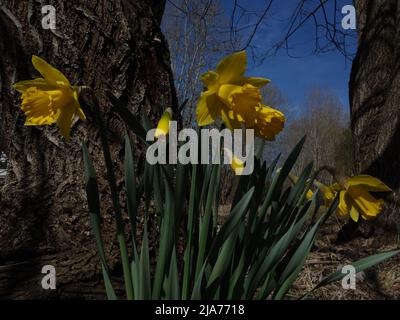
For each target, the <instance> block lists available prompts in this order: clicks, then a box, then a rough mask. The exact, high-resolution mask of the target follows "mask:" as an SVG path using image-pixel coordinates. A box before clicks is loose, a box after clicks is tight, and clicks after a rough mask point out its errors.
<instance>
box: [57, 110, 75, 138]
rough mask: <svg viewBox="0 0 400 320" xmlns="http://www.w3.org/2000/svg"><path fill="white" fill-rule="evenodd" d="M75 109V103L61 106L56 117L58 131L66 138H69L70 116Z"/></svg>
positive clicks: (71, 116)
mask: <svg viewBox="0 0 400 320" xmlns="http://www.w3.org/2000/svg"><path fill="white" fill-rule="evenodd" d="M76 109H77V106H76V105H71V106H67V107H64V108H62V110H61V111H60V115H59V117H58V119H57V125H58V127H59V128H60V132H61V134H62V136H63V137H64V138H65V139H66V140H69V138H70V131H71V125H72V118H73V116H74V114H75V112H76Z"/></svg>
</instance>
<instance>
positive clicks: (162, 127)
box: [154, 108, 172, 139]
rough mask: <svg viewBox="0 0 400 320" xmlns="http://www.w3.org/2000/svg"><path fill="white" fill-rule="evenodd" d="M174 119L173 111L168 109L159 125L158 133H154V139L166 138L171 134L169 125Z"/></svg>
mask: <svg viewBox="0 0 400 320" xmlns="http://www.w3.org/2000/svg"><path fill="white" fill-rule="evenodd" d="M171 119H172V109H171V108H167V109H166V110H165V111H164V113H163V115H162V116H161V119H160V121H159V122H158V124H157V128H156V132H155V133H154V137H155V138H156V139H158V138H159V137H160V136H166V135H167V134H168V132H169V123H170V121H171Z"/></svg>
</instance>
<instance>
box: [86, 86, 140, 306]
mask: <svg viewBox="0 0 400 320" xmlns="http://www.w3.org/2000/svg"><path fill="white" fill-rule="evenodd" d="M85 91H86V92H87V93H88V94H90V95H91V98H92V99H93V106H92V110H93V111H94V113H95V117H96V123H97V125H98V127H99V132H100V140H101V146H102V149H103V155H104V160H105V162H106V167H107V180H108V184H109V186H110V190H111V198H112V202H113V206H114V211H115V220H116V226H117V240H118V244H119V249H120V253H121V260H122V268H123V273H124V282H125V290H126V296H127V299H128V300H133V286H132V275H131V269H130V264H129V256H128V249H127V246H126V240H125V235H124V224H123V219H122V214H121V207H120V203H119V195H118V191H117V185H116V179H115V174H114V170H113V165H112V160H111V155H110V149H109V146H108V143H107V136H106V126H105V124H104V121H103V117H102V115H101V111H100V109H99V104H98V100H97V97H96V95H95V94H94V92H93V90H92V89H90V88H88V87H82V88H81V90H80V93H82V92H85Z"/></svg>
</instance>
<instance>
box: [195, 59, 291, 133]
mask: <svg viewBox="0 0 400 320" xmlns="http://www.w3.org/2000/svg"><path fill="white" fill-rule="evenodd" d="M246 60H247V58H246V52H245V51H241V52H238V53H235V54H232V55H230V56H228V57H226V58H224V59H223V60H222V61H221V62H220V63H219V64H218V66H217V69H216V71H209V72H207V73H205V74H204V75H203V76H202V78H201V80H202V82H203V83H204V86H205V87H206V89H205V91H204V92H203V93H202V95H201V97H200V99H199V101H198V104H197V110H196V115H197V122H198V124H199V126H206V125H208V124H211V123H213V122H214V121H215V120H217V119H218V118H222V120H223V121H224V122H225V124H226V125H227V127H228V128H230V129H231V130H233V129H236V128H237V129H239V128H242V125H244V126H245V127H246V128H248V129H254V131H255V135H256V136H257V137H260V138H263V139H266V140H274V139H275V136H276V135H277V134H278V133H279V132H280V131H281V130H282V129H283V126H284V123H285V116H284V115H283V113H282V112H280V111H278V110H275V109H273V108H270V107H268V106H266V105H264V104H262V97H261V94H260V88H262V87H263V86H265V85H267V84H268V83H269V82H270V81H269V80H268V79H264V78H253V77H245V76H244V74H245V71H246V63H247V62H246Z"/></svg>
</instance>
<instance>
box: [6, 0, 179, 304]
mask: <svg viewBox="0 0 400 320" xmlns="http://www.w3.org/2000/svg"><path fill="white" fill-rule="evenodd" d="M51 3H52V5H53V6H54V7H55V8H56V13H57V29H56V30H55V31H51V30H44V29H43V28H42V26H41V20H42V13H41V8H42V5H45V4H48V3H47V2H45V1H35V0H29V1H20V0H3V1H1V0H0V86H1V87H0V121H1V122H0V125H1V127H0V136H1V139H0V141H1V146H2V147H3V149H4V150H5V151H6V152H7V155H8V159H9V169H8V173H7V177H6V181H5V185H4V187H3V188H2V189H1V192H0V298H2V299H26V298H35V299H38V298H77V297H78V298H79V297H81V298H88V299H90V298H105V291H104V289H103V282H102V276H101V274H100V268H99V259H98V256H97V253H96V250H95V246H94V240H93V237H92V234H91V231H90V225H89V216H88V209H87V204H86V195H85V191H84V181H83V163H82V154H81V147H80V142H81V141H84V140H85V141H87V142H88V147H89V151H90V153H91V156H92V159H93V161H94V165H95V168H96V170H97V174H98V176H99V179H100V181H99V183H100V192H101V201H102V214H103V228H104V231H105V243H106V252H107V253H108V258H109V259H110V261H111V264H112V269H113V275H114V276H116V277H118V275H119V274H120V270H119V268H120V267H119V265H118V264H117V261H118V248H117V247H116V245H115V234H114V229H115V226H114V219H113V209H112V204H111V200H110V197H109V189H108V186H107V183H106V173H105V171H106V170H105V166H104V161H103V156H102V151H101V147H100V141H99V134H98V130H97V129H96V126H95V124H94V121H93V115H92V114H90V112H89V111H88V110H85V111H86V112H87V116H88V121H86V122H81V121H76V122H75V123H74V125H73V128H72V132H71V135H72V139H71V141H69V142H66V141H65V140H64V139H63V138H62V137H61V135H60V134H59V131H58V129H57V128H56V127H55V126H51V127H26V126H24V125H23V121H24V117H23V115H22V114H21V112H20V111H19V108H18V105H19V99H18V95H17V93H16V92H15V91H14V90H13V89H12V84H13V83H14V82H16V81H19V80H26V79H32V78H34V77H36V76H37V72H36V71H34V70H33V68H32V66H31V56H32V54H36V55H38V56H40V57H43V58H44V59H46V60H47V61H49V62H50V63H51V64H53V65H54V66H56V67H57V68H59V69H60V70H61V71H63V72H64V73H65V74H66V75H67V77H68V78H69V79H70V81H71V83H75V84H82V85H88V86H90V87H92V88H93V89H94V90H95V92H96V93H97V96H98V98H99V100H100V108H101V110H102V111H103V112H104V116H105V121H106V123H107V125H108V127H109V129H110V134H109V144H110V148H111V154H112V157H113V160H114V164H115V167H116V168H117V169H116V170H117V177H118V183H119V188H120V190H121V191H122V189H123V185H122V180H121V175H120V174H119V172H120V170H119V169H118V168H120V165H121V159H122V157H123V154H124V150H123V143H122V141H123V136H124V134H125V130H126V128H125V125H124V123H123V121H121V119H120V118H119V117H118V116H117V114H116V113H115V112H114V111H113V108H112V107H111V106H110V104H109V103H108V102H107V100H106V98H105V91H106V90H111V92H113V93H114V94H115V95H116V96H118V97H120V99H121V100H122V101H125V102H126V106H127V108H129V110H131V111H132V112H133V113H134V114H136V115H139V114H140V113H141V112H142V111H145V112H146V113H148V114H149V116H150V118H151V119H153V120H154V121H155V120H156V119H157V118H158V117H159V115H160V114H161V112H162V111H163V110H164V109H165V108H167V107H171V106H172V107H173V108H177V105H176V104H177V102H176V95H175V91H174V90H175V89H174V87H173V78H172V75H171V70H170V61H169V51H168V49H167V45H166V42H165V40H164V38H163V36H162V34H161V31H160V21H161V17H162V11H163V7H164V4H165V3H164V1H152V0H141V1H139V0H97V1H95V0H75V1H71V0H70V1H61V0H55V1H51ZM175 110H176V109H175ZM137 161H139V160H137ZM121 193H123V192H121ZM121 199H123V197H122V195H121ZM122 205H123V209H125V208H124V204H122ZM124 211H126V210H124ZM44 265H53V266H54V267H55V268H56V272H57V289H56V290H43V289H42V287H41V280H42V277H43V276H44V275H43V274H41V269H42V267H43V266H44Z"/></svg>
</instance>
